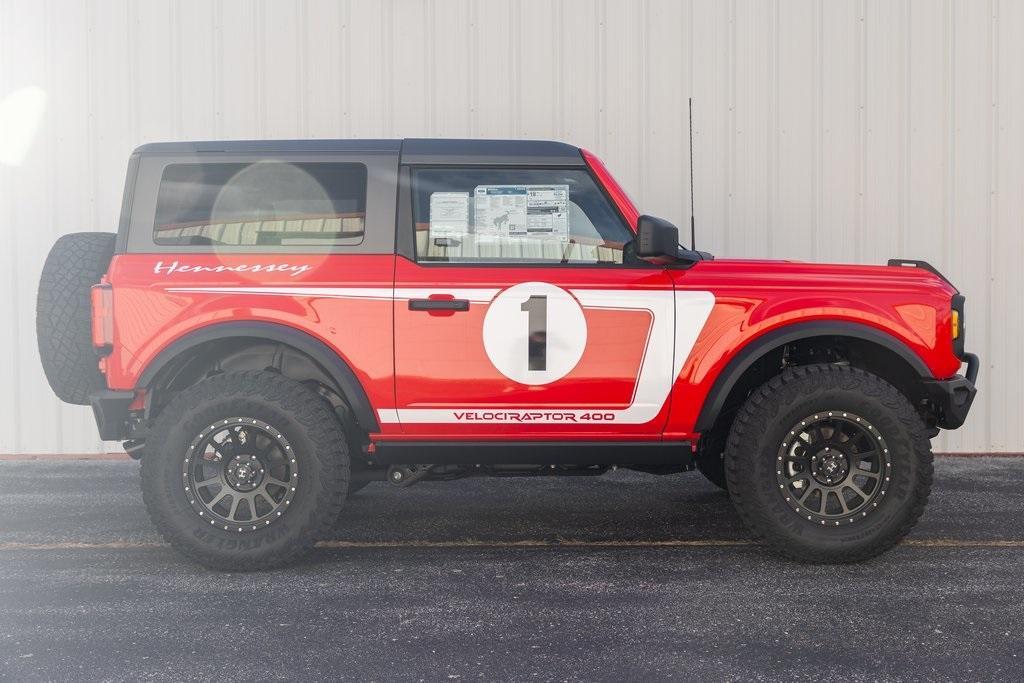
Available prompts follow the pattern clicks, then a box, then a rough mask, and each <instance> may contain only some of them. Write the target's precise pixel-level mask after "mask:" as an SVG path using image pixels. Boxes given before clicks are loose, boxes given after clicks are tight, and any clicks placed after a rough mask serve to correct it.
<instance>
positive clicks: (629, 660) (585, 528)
mask: <svg viewBox="0 0 1024 683" xmlns="http://www.w3.org/2000/svg"><path fill="white" fill-rule="evenodd" d="M936 470H937V471H936V482H935V486H934V489H933V494H932V500H931V502H930V503H929V507H928V509H927V510H926V512H925V516H924V518H923V519H922V521H921V523H920V524H919V525H918V527H917V529H916V530H915V531H914V533H913V534H912V536H911V537H910V539H909V540H908V541H907V542H906V543H904V544H903V545H902V546H900V547H898V548H896V549H895V550H893V551H891V552H889V553H887V554H886V555H884V556H883V557H881V558H878V559H876V560H873V561H871V562H867V563H864V564H860V565H855V566H843V567H827V566H826V567H809V566H802V565H798V564H792V563H789V562H784V561H781V560H777V559H775V558H774V557H772V556H770V555H767V554H766V553H765V551H764V549H763V548H761V547H759V546H757V545H754V544H752V543H751V542H750V541H749V539H748V537H747V536H746V533H745V531H744V530H743V528H742V526H741V525H740V523H739V520H738V518H737V517H736V515H735V514H734V512H733V510H732V508H731V506H730V504H729V501H728V498H727V497H726V496H725V495H724V494H723V493H721V492H720V491H718V490H717V489H715V488H714V487H712V486H711V485H710V484H708V483H706V482H705V481H704V480H703V479H702V478H701V477H700V476H699V475H678V476H669V477H655V476H649V475H642V474H637V473H631V472H621V471H620V472H615V473H612V474H609V475H607V476H604V477H598V478H550V479H500V480H496V479H471V480H463V481H458V482H446V483H434V482H425V483H422V484H419V485H417V486H414V487H412V488H410V489H404V490H400V489H395V488H391V487H389V486H388V485H386V484H383V483H381V484H372V485H370V486H369V487H368V488H366V489H365V490H364V491H362V492H360V493H359V494H358V495H356V496H355V497H354V498H353V499H352V500H351V501H350V502H349V504H348V506H347V508H346V512H345V514H344V515H343V518H342V520H341V521H340V523H339V525H338V527H337V529H336V531H335V535H334V540H333V542H331V543H328V544H326V546H327V547H324V548H321V549H320V550H318V551H317V552H316V554H315V555H314V557H313V558H312V559H311V560H310V561H309V562H307V563H305V564H303V565H301V566H298V567H293V568H290V569H286V570H279V571H274V572H267V573H263V574H225V573H215V572H210V571H207V570H205V569H202V568H200V567H197V566H195V565H192V564H190V563H188V562H186V561H185V560H183V559H181V558H180V557H179V556H178V555H177V554H175V553H174V552H173V551H172V550H170V549H169V548H167V547H166V546H164V545H163V544H162V543H161V541H160V538H159V537H158V536H157V535H156V533H155V531H154V530H153V528H152V526H151V525H150V523H149V520H148V518H147V517H146V514H145V510H144V509H143V507H142V503H141V496H140V494H139V492H138V465H137V464H136V463H134V462H124V461H99V462H74V461H72V462H46V461H32V462H29V461H10V462H0V486H2V488H0V490H2V491H3V502H4V504H3V505H2V506H0V677H4V678H9V679H10V680H18V681H22V680H40V679H46V680H67V679H77V680H82V679H85V680H139V679H155V680H185V679H189V680H192V679H211V678H218V679H220V680H224V681H230V680H243V679H248V680H253V679H257V680H265V679H284V678H300V677H316V678H331V679H341V680H353V679H356V680H379V681H392V680H442V681H448V680H469V679H472V680H487V681H493V680H516V681H520V680H540V681H546V680H570V681H575V680H661V679H688V680H690V679H694V678H699V679H743V680H750V679H766V680H777V679H780V678H783V677H785V678H789V679H807V680H818V679H834V678H843V679H846V680H869V679H870V680H877V679H905V680H923V679H928V680H952V679H956V680H963V679H972V680H987V679H995V678H1005V679H1015V680H1019V679H1020V678H1021V672H1022V671H1024V661H1022V660H1024V588H1022V587H1021V573H1022V572H1021V570H1022V569H1024V563H1022V560H1024V523H1022V522H1024V486H1022V484H1024V459H1016V458H941V459H939V460H938V461H937V464H936Z"/></svg>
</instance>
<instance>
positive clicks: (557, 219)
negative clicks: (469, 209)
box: [473, 185, 569, 242]
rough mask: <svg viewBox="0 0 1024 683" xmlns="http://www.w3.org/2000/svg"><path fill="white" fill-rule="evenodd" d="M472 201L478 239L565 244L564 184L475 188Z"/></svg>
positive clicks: (566, 195)
mask: <svg viewBox="0 0 1024 683" xmlns="http://www.w3.org/2000/svg"><path fill="white" fill-rule="evenodd" d="M473 202H474V205H473V208H474V211H473V222H474V230H475V232H476V234H477V235H479V236H483V237H500V238H506V239H523V238H529V239H542V240H555V241H558V242H568V241H569V186H568V185H478V186H477V187H476V188H475V189H474V191H473Z"/></svg>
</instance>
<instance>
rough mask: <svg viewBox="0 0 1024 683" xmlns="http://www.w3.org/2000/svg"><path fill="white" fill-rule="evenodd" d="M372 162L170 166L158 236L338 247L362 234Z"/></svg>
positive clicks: (162, 240) (168, 240)
mask: <svg viewBox="0 0 1024 683" xmlns="http://www.w3.org/2000/svg"><path fill="white" fill-rule="evenodd" d="M366 175H367V174H366V166H365V165H363V164H358V163H320V162H309V163H293V162H281V161H260V162H256V163H183V164H170V165H168V166H167V167H165V168H164V171H163V175H162V177H161V179H160V188H159V192H158V194H157V201H156V218H155V222H154V223H155V224H154V226H153V241H154V242H155V243H156V244H158V245H170V246H186V245H188V246H198V245H211V246H230V247H245V246H254V247H256V246H299V247H301V246H310V247H313V246H333V245H355V244H359V243H361V242H362V240H363V234H364V229H365V223H366Z"/></svg>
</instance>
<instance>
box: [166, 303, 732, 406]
mask: <svg viewBox="0 0 1024 683" xmlns="http://www.w3.org/2000/svg"><path fill="white" fill-rule="evenodd" d="M167 291H168V292H175V293H178V292H180V293H188V294H246V295H253V296H292V297H294V296H303V297H313V298H323V299H366V300H376V301H392V300H406V299H427V298H429V297H430V296H431V295H441V294H443V295H448V296H451V297H453V298H455V299H466V300H467V301H470V302H471V303H475V304H486V303H490V302H491V301H492V300H493V299H494V297H495V296H497V294H498V292H499V291H501V290H499V289H497V288H453V289H449V288H443V287H434V288H419V287H396V288H389V287H172V288H168V290H167ZM569 291H570V292H571V293H572V294H573V296H575V297H576V299H577V300H578V301H579V302H580V305H581V306H583V308H585V309H586V308H594V309H609V310H623V311H648V312H650V313H651V316H652V322H651V333H650V335H649V337H648V341H647V348H646V349H644V356H643V360H642V361H641V365H640V373H639V376H638V377H637V382H636V387H635V390H634V393H633V399H632V401H631V403H630V405H629V406H627V407H626V408H623V409H617V410H602V409H592V408H577V407H572V406H566V407H564V408H544V409H542V410H538V409H536V408H533V407H530V406H509V407H502V408H482V407H478V406H466V407H459V408H379V409H378V410H377V419H378V420H379V421H380V422H381V424H399V423H402V424H453V423H480V422H486V423H490V424H513V423H516V424H518V423H521V424H587V425H591V424H595V423H600V422H608V423H617V424H645V423H647V422H650V421H651V420H653V419H654V418H655V417H656V416H657V415H658V413H659V412H661V409H662V408H663V407H664V405H665V402H666V401H667V400H668V396H669V393H670V392H671V391H672V385H673V384H674V383H675V381H676V378H678V376H679V373H680V372H681V371H682V368H683V366H684V365H685V363H686V359H687V358H689V355H690V352H691V351H692V350H693V345H694V344H695V343H696V341H697V337H698V336H699V335H700V332H701V330H702V329H704V325H705V323H706V322H707V320H708V317H709V316H710V315H711V309H712V308H714V305H715V297H714V295H713V294H712V293H711V292H708V291H677V292H672V291H669V290H662V291H634V290H628V289H572V290H569Z"/></svg>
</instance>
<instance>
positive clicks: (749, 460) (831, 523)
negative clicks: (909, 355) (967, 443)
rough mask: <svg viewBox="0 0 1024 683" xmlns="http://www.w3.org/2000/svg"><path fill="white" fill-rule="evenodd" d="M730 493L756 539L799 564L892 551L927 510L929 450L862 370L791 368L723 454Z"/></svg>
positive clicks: (745, 417) (755, 401)
mask: <svg viewBox="0 0 1024 683" xmlns="http://www.w3.org/2000/svg"><path fill="white" fill-rule="evenodd" d="M725 465H726V477H727V479H728V484H729V493H730V496H731V497H732V500H733V503H734V504H735V506H736V509H737V511H738V512H739V514H740V517H742V519H743V521H744V522H745V523H746V525H747V527H748V528H749V529H750V530H751V531H752V532H753V534H754V535H755V536H757V537H758V538H760V539H762V540H764V541H765V542H766V543H767V544H768V546H769V547H770V548H771V549H772V550H774V551H775V552H776V553H778V554H781V555H783V556H785V557H788V558H791V559H794V560H798V561H802V562H818V563H825V562H835V563H838V562H857V561H860V560H865V559H867V558H870V557H874V556H876V555H878V554H880V553H882V552H884V551H885V550H887V549H889V548H891V547H892V546H893V545H895V544H896V543H897V542H899V540H900V539H902V538H903V537H904V536H905V535H906V534H907V532H909V531H910V529H911V528H912V527H913V526H914V524H915V523H916V522H917V520H918V518H919V517H920V516H921V513H922V511H923V510H924V506H925V503H926V502H927V501H928V494H929V492H930V490H931V482H932V451H931V445H930V444H929V441H928V437H927V433H926V428H925V425H924V422H923V421H922V420H921V417H920V416H919V415H918V414H917V412H916V411H915V410H914V408H913V406H911V405H910V402H909V401H907V399H906V397H904V396H903V394H901V393H900V392H899V391H898V390H897V389H896V388H895V387H893V386H892V385H891V384H889V383H888V382H886V381H884V380H883V379H881V378H880V377H877V376H875V375H872V374H870V373H868V372H865V371H863V370H860V369H857V368H851V367H845V366H836V365H809V366H801V367H796V368H791V369H788V370H786V371H784V372H783V373H781V374H780V375H778V376H777V377H775V378H773V379H772V380H770V381H769V382H768V383H766V384H764V385H763V386H762V387H760V388H759V389H757V390H756V391H754V393H753V394H751V395H750V397H749V398H748V399H747V402H746V403H745V404H744V405H743V407H742V408H741V409H740V411H739V413H738V414H737V415H736V418H735V420H734V422H733V425H732V430H731V432H730V434H729V440H728V443H727V446H726V452H725Z"/></svg>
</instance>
